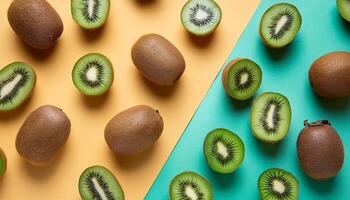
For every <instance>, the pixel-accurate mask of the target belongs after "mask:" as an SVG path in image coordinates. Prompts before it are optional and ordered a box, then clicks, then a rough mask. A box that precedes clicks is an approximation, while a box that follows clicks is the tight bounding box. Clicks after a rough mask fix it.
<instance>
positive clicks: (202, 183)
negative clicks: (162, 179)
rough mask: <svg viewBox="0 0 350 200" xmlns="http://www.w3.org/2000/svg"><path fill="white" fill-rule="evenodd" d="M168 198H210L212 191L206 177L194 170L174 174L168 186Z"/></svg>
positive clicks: (211, 197) (193, 199)
mask: <svg viewBox="0 0 350 200" xmlns="http://www.w3.org/2000/svg"><path fill="white" fill-rule="evenodd" d="M169 195H170V200H185V199H186V200H212V199H213V191H212V187H211V185H210V183H209V181H208V180H207V179H205V178H204V177H202V176H201V175H199V174H197V173H195V172H190V171H188V172H182V173H180V174H178V175H176V176H175V177H174V178H173V180H172V181H171V183H170V187H169Z"/></svg>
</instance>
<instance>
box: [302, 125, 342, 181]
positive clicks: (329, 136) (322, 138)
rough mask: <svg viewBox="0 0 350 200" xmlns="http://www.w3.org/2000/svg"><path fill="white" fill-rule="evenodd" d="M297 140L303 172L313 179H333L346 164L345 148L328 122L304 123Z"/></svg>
mask: <svg viewBox="0 0 350 200" xmlns="http://www.w3.org/2000/svg"><path fill="white" fill-rule="evenodd" d="M304 125H305V127H304V128H303V129H302V130H301V132H300V134H299V136H298V140H297V153H298V158H299V162H300V165H301V167H302V169H303V171H304V172H305V173H306V174H307V175H308V176H310V177H311V178H313V179H316V180H325V179H329V178H332V177H334V176H336V175H337V174H338V172H339V171H340V170H341V168H342V166H343V162H344V146H343V142H342V140H341V138H340V137H339V135H338V133H337V131H336V130H335V129H334V128H333V127H332V126H331V124H330V123H329V122H328V121H327V120H321V121H317V122H313V123H308V122H307V120H305V122H304Z"/></svg>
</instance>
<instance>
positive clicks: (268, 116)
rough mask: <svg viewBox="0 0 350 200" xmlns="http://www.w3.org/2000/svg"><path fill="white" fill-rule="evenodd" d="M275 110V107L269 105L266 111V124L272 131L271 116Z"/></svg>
mask: <svg viewBox="0 0 350 200" xmlns="http://www.w3.org/2000/svg"><path fill="white" fill-rule="evenodd" d="M275 109H276V105H271V106H270V108H269V110H268V111H267V117H266V124H267V125H268V126H269V127H270V128H271V129H273V128H274V126H273V116H274V114H275Z"/></svg>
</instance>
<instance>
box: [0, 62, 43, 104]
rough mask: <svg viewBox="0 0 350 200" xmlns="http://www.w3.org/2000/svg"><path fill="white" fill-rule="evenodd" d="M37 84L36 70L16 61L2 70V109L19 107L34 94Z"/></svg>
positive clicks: (0, 95) (0, 88) (0, 93)
mask: <svg viewBox="0 0 350 200" xmlns="http://www.w3.org/2000/svg"><path fill="white" fill-rule="evenodd" d="M35 84H36V74H35V72H34V70H33V69H32V68H31V67H30V66H29V65H27V64H25V63H23V62H14V63H11V64H9V65H7V66H6V67H4V68H3V69H1V70H0V111H8V110H12V109H15V108H17V107H18V106H19V105H21V104H22V103H23V102H24V101H25V100H26V99H28V97H29V96H30V95H31V94H32V91H33V89H34V87H35Z"/></svg>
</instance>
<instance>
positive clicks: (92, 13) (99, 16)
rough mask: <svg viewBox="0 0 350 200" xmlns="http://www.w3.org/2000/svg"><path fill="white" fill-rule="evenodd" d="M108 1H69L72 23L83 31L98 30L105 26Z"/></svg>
mask: <svg viewBox="0 0 350 200" xmlns="http://www.w3.org/2000/svg"><path fill="white" fill-rule="evenodd" d="M109 7H110V1H109V0H71V13H72V16H73V19H74V21H75V22H76V23H77V24H79V26H80V27H82V28H84V29H92V30H93V29H98V28H100V27H101V26H103V25H104V24H105V22H106V21H107V18H108V14H109Z"/></svg>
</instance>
